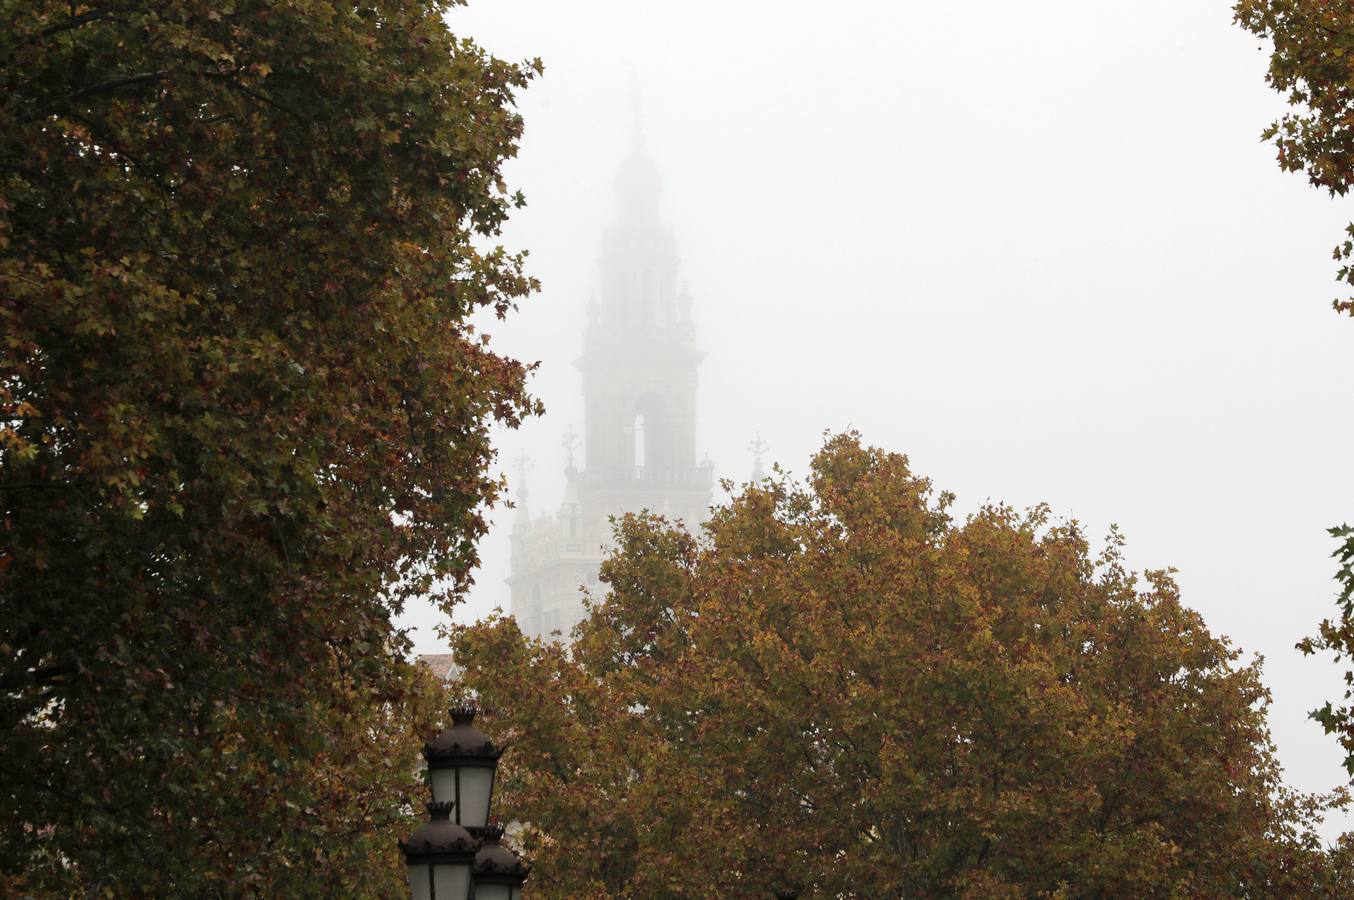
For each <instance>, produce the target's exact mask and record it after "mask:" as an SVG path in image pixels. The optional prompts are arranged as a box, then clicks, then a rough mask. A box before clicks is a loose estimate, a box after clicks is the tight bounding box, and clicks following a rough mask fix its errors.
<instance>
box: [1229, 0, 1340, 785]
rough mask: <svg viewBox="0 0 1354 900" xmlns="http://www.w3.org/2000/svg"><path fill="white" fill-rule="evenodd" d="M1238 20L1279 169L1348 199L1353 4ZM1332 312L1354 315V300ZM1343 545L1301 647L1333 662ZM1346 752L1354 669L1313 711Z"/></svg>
mask: <svg viewBox="0 0 1354 900" xmlns="http://www.w3.org/2000/svg"><path fill="white" fill-rule="evenodd" d="M1235 14H1236V21H1237V23H1238V24H1239V25H1240V26H1241V27H1243V28H1245V29H1246V30H1247V31H1249V32H1251V33H1252V34H1254V35H1256V36H1257V37H1260V38H1263V39H1266V40H1269V41H1271V42H1272V43H1273V52H1272V53H1271V54H1270V58H1269V72H1268V74H1267V75H1266V80H1268V81H1269V83H1270V85H1271V86H1272V87H1273V88H1274V89H1275V90H1276V91H1279V92H1280V93H1283V94H1284V95H1285V96H1286V98H1287V100H1288V103H1289V105H1290V106H1291V107H1293V111H1292V112H1289V113H1287V114H1285V115H1284V116H1283V118H1281V119H1280V120H1279V121H1277V122H1275V123H1274V124H1272V125H1270V126H1269V127H1268V128H1267V129H1265V132H1264V139H1265V140H1272V141H1273V142H1274V143H1275V144H1276V145H1277V147H1278V149H1279V166H1280V167H1281V168H1282V169H1283V170H1284V171H1287V172H1306V173H1307V178H1308V180H1309V181H1310V182H1311V183H1312V185H1313V186H1314V187H1319V188H1325V189H1326V190H1327V191H1329V192H1330V194H1331V196H1340V197H1343V196H1345V194H1347V193H1348V192H1349V189H1350V187H1351V186H1354V92H1351V91H1350V85H1351V84H1354V7H1351V6H1350V5H1349V4H1345V3H1331V2H1328V0H1239V2H1238V3H1237V4H1236V8H1235ZM1346 231H1347V235H1346V239H1345V241H1344V242H1343V243H1341V244H1340V245H1339V246H1337V247H1336V248H1335V259H1336V261H1338V262H1339V263H1340V264H1341V266H1340V271H1339V275H1338V280H1340V281H1342V282H1345V283H1346V284H1354V224H1351V225H1350V226H1349V227H1348V228H1347V229H1346ZM1334 305H1335V309H1336V310H1337V311H1340V312H1344V313H1346V314H1348V315H1351V316H1354V299H1351V298H1345V299H1339V300H1336V301H1335V303H1334ZM1330 531H1331V535H1332V536H1333V537H1335V538H1336V539H1337V540H1339V541H1340V542H1341V543H1340V545H1339V547H1338V548H1337V549H1336V551H1335V554H1334V555H1335V557H1336V558H1337V559H1338V560H1339V561H1340V566H1339V569H1338V570H1337V574H1336V578H1337V580H1338V581H1339V583H1340V585H1341V591H1340V596H1339V600H1338V601H1337V606H1338V608H1339V618H1338V620H1334V621H1332V620H1326V621H1324V622H1322V623H1321V626H1320V629H1319V631H1318V633H1317V635H1316V636H1315V637H1313V638H1309V639H1307V640H1304V641H1302V642H1301V643H1299V644H1298V647H1299V649H1301V650H1302V651H1303V652H1304V653H1306V654H1309V655H1310V654H1313V653H1316V652H1318V651H1321V650H1329V651H1332V652H1334V653H1335V656H1336V659H1337V660H1339V659H1341V658H1344V657H1349V656H1354V571H1352V570H1351V566H1354V528H1351V527H1350V526H1349V525H1342V526H1338V527H1336V528H1332V529H1331V530H1330ZM1312 717H1313V718H1315V719H1316V720H1317V721H1319V722H1320V723H1321V724H1322V725H1323V726H1324V727H1325V729H1326V733H1327V734H1335V735H1336V736H1337V737H1338V738H1339V741H1340V744H1341V746H1342V747H1343V748H1344V750H1345V754H1346V755H1345V768H1346V769H1347V770H1348V771H1349V773H1350V775H1352V776H1354V671H1349V670H1346V672H1345V693H1344V696H1343V698H1342V699H1341V701H1340V702H1339V703H1327V704H1326V705H1325V706H1323V707H1322V708H1321V709H1318V710H1316V711H1315V712H1313V713H1312Z"/></svg>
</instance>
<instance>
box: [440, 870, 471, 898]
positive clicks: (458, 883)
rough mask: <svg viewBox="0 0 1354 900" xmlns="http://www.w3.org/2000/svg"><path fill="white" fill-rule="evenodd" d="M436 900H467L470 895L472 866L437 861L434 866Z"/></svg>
mask: <svg viewBox="0 0 1354 900" xmlns="http://www.w3.org/2000/svg"><path fill="white" fill-rule="evenodd" d="M433 887H434V889H435V890H436V892H437V893H436V900H466V898H467V897H469V896H470V866H468V865H461V866H453V865H448V864H447V863H437V864H436V865H434V866H433Z"/></svg>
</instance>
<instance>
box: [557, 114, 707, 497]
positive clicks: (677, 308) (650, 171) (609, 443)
mask: <svg viewBox="0 0 1354 900" xmlns="http://www.w3.org/2000/svg"><path fill="white" fill-rule="evenodd" d="M615 188H616V198H615V214H614V218H613V220H612V223H611V224H610V225H609V226H608V227H607V228H606V229H605V231H604V233H603V236H602V252H601V256H600V258H599V260H598V267H599V270H600V271H599V273H598V274H599V276H600V298H599V300H597V301H594V304H593V306H592V309H591V310H590V315H589V317H588V318H589V321H588V326H587V331H586V334H585V337H584V343H583V355H582V356H581V357H580V358H579V360H578V363H577V365H578V368H579V370H580V371H581V372H582V373H583V394H584V403H585V418H586V423H585V440H584V448H585V459H586V463H585V469H584V471H583V472H582V473H580V478H581V482H580V483H581V485H582V486H583V487H584V488H585V493H586V489H588V488H591V489H600V488H603V487H606V488H608V489H611V490H625V491H628V492H632V493H633V492H635V491H636V490H640V493H639V494H635V495H634V496H632V497H630V498H629V499H628V500H627V501H626V502H625V505H626V506H627V508H630V509H632V511H638V510H639V509H641V508H648V509H651V510H652V511H654V512H664V511H665V510H664V509H663V508H662V506H661V504H662V503H663V502H664V501H666V502H667V505H668V506H669V507H670V508H672V509H673V510H674V511H675V510H677V509H680V510H681V511H682V514H683V515H689V514H690V509H691V503H689V502H676V501H678V499H679V498H676V497H670V496H666V493H667V491H668V490H671V489H677V490H693V491H702V490H703V491H707V492H708V489H709V485H710V483H711V473H710V472H709V471H708V469H709V467H708V466H706V467H701V466H698V465H697V464H696V370H697V367H698V366H699V365H700V361H701V358H702V356H703V354H702V353H700V352H699V351H698V350H697V349H696V342H695V327H694V325H693V324H692V322H691V306H692V304H691V296H690V294H689V292H688V291H687V290H686V287H685V285H680V286H679V283H678V279H677V268H678V258H677V249H676V241H675V240H674V238H673V233H672V229H671V228H669V227H668V225H667V224H666V223H665V222H664V221H663V219H662V212H661V204H660V200H661V196H662V181H661V179H660V178H659V175H658V169H657V167H656V166H655V165H654V163H653V160H652V159H651V158H650V157H649V154H648V153H647V152H646V150H645V145H644V138H643V135H642V133H640V131H639V130H638V128H636V133H635V136H634V138H633V139H632V140H631V143H630V148H629V152H628V153H627V155H626V157H625V159H624V160H623V161H622V163H621V165H620V168H619V170H618V172H617V175H616V182H615ZM651 488H659V489H661V490H662V491H663V493H664V494H665V496H662V497H659V496H654V495H652V492H651V491H649V490H648V489H651ZM618 499H619V498H618ZM685 499H688V500H689V499H691V498H685ZM655 504H659V505H655Z"/></svg>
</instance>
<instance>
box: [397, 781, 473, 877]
mask: <svg viewBox="0 0 1354 900" xmlns="http://www.w3.org/2000/svg"><path fill="white" fill-rule="evenodd" d="M428 812H429V814H430V815H431V816H432V821H430V822H429V823H428V824H426V825H424V826H423V827H422V828H420V829H419V830H418V831H415V832H414V834H413V836H412V837H410V838H409V840H407V841H401V842H400V849H401V850H403V851H404V861H405V863H406V864H407V865H408V866H409V889H410V890H411V891H412V892H413V900H468V898H469V897H470V872H471V869H472V867H473V866H474V863H475V848H476V841H475V839H474V838H473V837H471V835H470V832H468V831H466V830H465V829H464V828H462V827H461V826H460V825H457V824H456V823H455V822H453V821H451V804H450V803H437V802H433V803H429V804H428Z"/></svg>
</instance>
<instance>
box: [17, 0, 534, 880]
mask: <svg viewBox="0 0 1354 900" xmlns="http://www.w3.org/2000/svg"><path fill="white" fill-rule="evenodd" d="M453 2H454V0H453ZM449 5H453V4H452V3H449V2H445V0H370V2H358V3H340V2H332V0H282V2H275V0H270V2H263V0H232V2H222V0H157V2H154V3H151V2H145V0H108V2H96V3H88V4H77V3H66V2H55V0H36V2H35V0H0V18H2V19H3V21H4V22H5V27H4V29H3V30H0V61H2V62H3V73H4V74H3V77H4V87H5V90H4V92H3V95H2V97H0V160H2V161H3V162H2V163H0V179H2V181H0V184H2V185H3V192H2V193H0V329H2V332H0V333H2V335H3V342H4V344H3V346H4V352H3V360H2V361H0V365H2V366H3V369H0V407H3V415H0V534H3V539H2V540H0V809H3V810H4V813H3V815H2V816H0V878H7V879H8V880H7V881H0V885H4V886H5V888H6V890H5V891H4V892H6V893H9V892H16V893H50V894H52V895H62V896H68V895H74V894H77V893H84V892H91V893H97V892H101V891H102V892H107V893H110V894H113V893H116V894H118V895H131V896H136V895H153V896H178V895H191V896H203V895H215V894H232V895H233V894H239V893H262V894H265V895H270V896H284V895H296V894H301V893H304V894H330V895H335V896H340V895H342V896H352V895H373V894H381V893H392V892H395V891H398V890H402V888H400V887H399V886H398V882H396V881H393V880H392V879H393V878H397V877H399V874H398V867H399V860H398V851H397V850H396V849H395V844H394V839H395V837H396V836H397V834H398V833H399V832H400V831H402V830H403V828H404V827H405V824H404V823H405V822H406V821H407V819H406V818H405V817H406V816H407V815H408V813H409V810H410V803H409V801H410V800H411V799H412V798H413V797H414V796H415V793H414V785H413V784H412V783H411V782H412V781H413V779H414V775H413V772H412V771H411V769H412V766H411V763H410V760H412V759H415V758H416V747H417V736H418V734H423V733H426V728H427V726H428V725H429V724H430V715H431V710H430V708H429V706H428V703H429V702H430V700H431V697H432V693H431V691H432V690H433V688H432V686H431V685H430V684H429V683H428V681H427V679H425V678H424V677H423V676H422V675H421V674H420V673H419V672H418V671H416V670H415V669H414V668H413V666H412V664H411V663H409V662H407V661H406V660H405V656H406V653H407V650H408V641H407V639H406V638H405V637H404V635H403V634H402V633H400V632H398V631H397V630H396V629H395V628H394V626H393V624H392V617H393V615H394V614H396V613H397V612H398V611H399V610H400V608H401V607H402V605H403V604H404V603H405V602H406V601H407V600H408V599H409V598H411V597H414V596H419V595H425V594H426V595H431V596H433V597H434V599H436V600H437V602H439V603H440V604H441V605H442V606H443V608H444V609H445V608H449V607H450V604H451V603H452V602H453V601H454V600H455V598H456V597H457V596H458V594H459V593H460V592H461V591H462V590H463V589H464V587H465V586H466V585H467V584H468V583H469V581H470V579H471V570H472V568H473V566H474V564H475V561H476V557H475V541H476V539H477V538H478V537H479V536H480V535H481V534H482V533H483V531H484V528H485V523H484V519H483V515H482V513H483V510H484V507H485V505H486V504H487V503H489V502H491V501H492V500H493V499H494V497H495V495H496V491H497V483H496V482H495V481H494V480H493V479H491V478H489V477H488V475H487V466H488V463H489V462H490V460H491V458H492V455H493V451H492V448H491V446H490V442H489V436H488V428H489V426H490V425H491V424H492V423H493V422H500V423H506V424H508V425H514V424H516V423H517V422H518V421H519V419H520V418H521V417H522V416H524V415H528V414H531V413H533V412H534V411H536V408H537V407H536V403H535V401H533V400H531V399H530V398H529V397H528V396H527V395H526V394H525V393H524V381H525V377H526V374H527V368H526V367H524V366H523V365H521V364H520V363H518V362H516V361H514V360H511V359H507V358H504V357H501V356H498V355H496V354H495V353H494V352H492V350H491V349H490V347H489V346H488V342H487V339H486V338H484V337H482V336H481V335H480V334H478V333H477V332H476V329H475V327H474V324H473V323H472V321H471V317H472V315H473V314H475V313H476V312H477V311H487V312H490V313H496V314H497V315H498V316H500V317H501V316H503V315H505V314H506V313H508V312H509V311H510V310H511V309H512V308H513V306H514V304H515V303H516V302H517V301H518V300H519V299H520V298H522V297H524V296H525V295H527V293H528V292H529V291H530V290H531V289H532V288H533V287H534V283H533V282H532V280H531V279H529V278H528V277H527V276H526V275H525V274H524V271H523V259H522V256H521V255H520V254H511V253H508V252H506V251H505V250H504V249H502V248H501V247H497V246H495V244H494V238H495V236H496V235H497V234H498V233H499V229H500V226H501V224H502V223H503V222H504V221H505V218H506V217H507V215H508V214H509V213H510V212H511V210H512V209H513V208H514V207H515V206H517V205H520V203H521V202H522V200H521V197H520V195H516V194H513V193H511V192H510V191H509V190H508V189H507V187H506V186H505V184H504V181H503V178H502V174H501V169H502V165H503V162H504V160H505V159H506V158H508V157H510V156H512V155H513V154H514V152H515V148H516V142H517V140H518V138H519V136H520V134H521V129H522V122H521V120H520V117H519V116H518V115H517V113H516V112H515V111H514V109H513V97H514V94H515V92H516V91H518V90H519V89H521V88H523V87H524V86H525V85H526V84H527V83H528V81H529V79H530V78H531V77H532V75H533V73H534V72H535V71H538V70H539V64H538V63H529V64H523V65H517V64H509V63H506V62H503V61H500V60H497V59H494V58H492V57H490V56H488V55H486V54H485V53H483V52H482V51H481V50H480V49H478V48H477V47H476V46H475V45H474V44H473V43H471V42H469V41H467V40H464V39H458V38H456V37H454V36H453V35H452V34H451V33H450V32H449V30H448V26H447V24H446V23H445V21H444V18H443V16H444V14H445V13H446V12H447V7H448V6H449Z"/></svg>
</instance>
